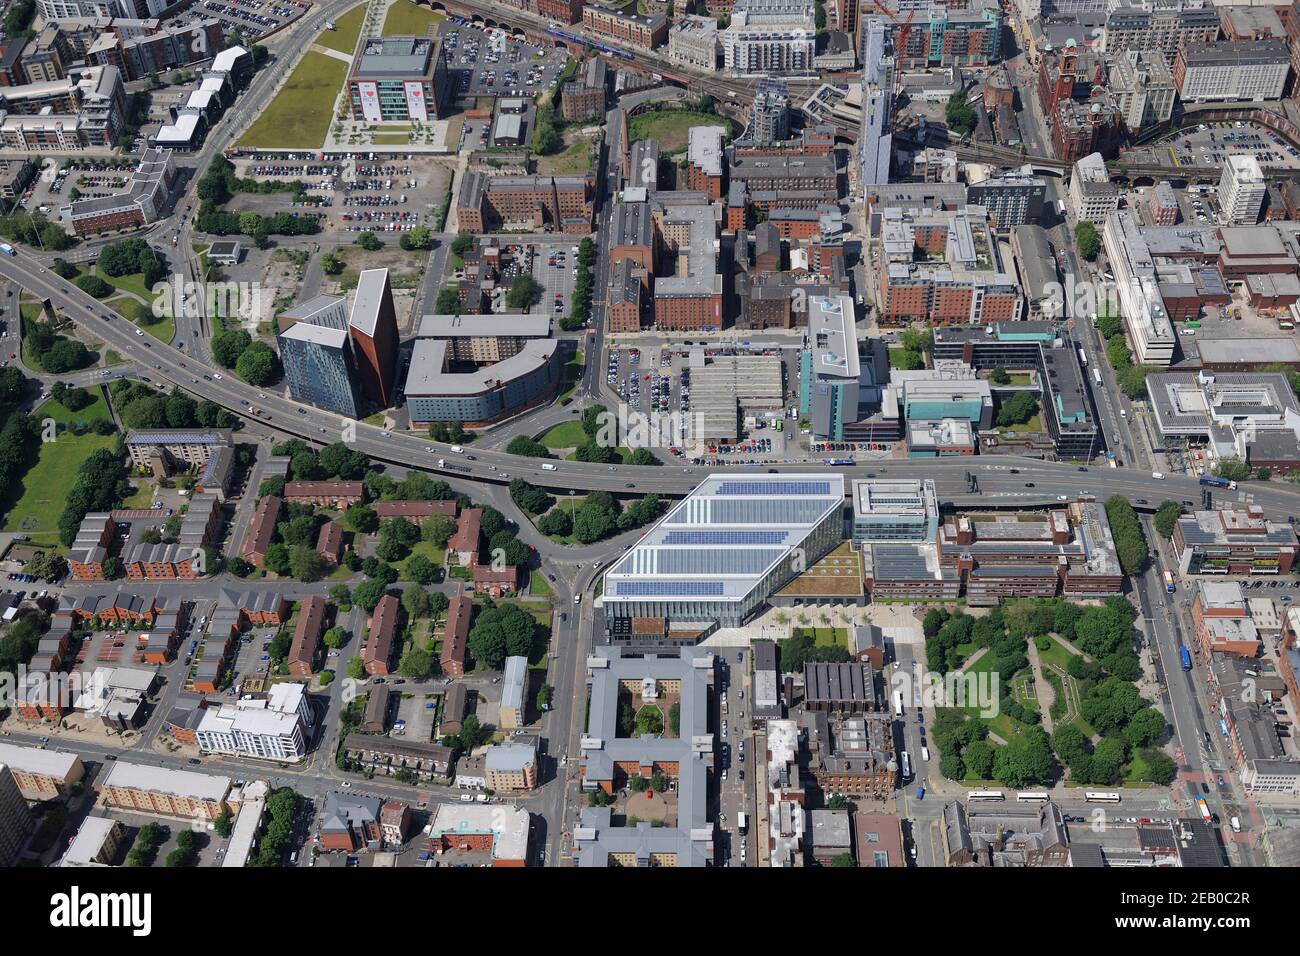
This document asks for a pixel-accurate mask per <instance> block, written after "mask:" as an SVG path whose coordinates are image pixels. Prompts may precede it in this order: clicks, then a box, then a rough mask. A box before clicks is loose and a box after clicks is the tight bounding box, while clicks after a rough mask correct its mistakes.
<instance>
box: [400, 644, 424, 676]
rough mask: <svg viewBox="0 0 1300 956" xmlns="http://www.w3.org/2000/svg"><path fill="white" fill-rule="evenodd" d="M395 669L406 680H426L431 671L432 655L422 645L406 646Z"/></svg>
mask: <svg viewBox="0 0 1300 956" xmlns="http://www.w3.org/2000/svg"><path fill="white" fill-rule="evenodd" d="M397 670H398V673H400V674H401V675H402V676H403V677H405V678H406V679H407V680H426V679H428V677H429V675H430V674H432V673H433V655H432V654H430V653H429V652H428V651H427V650H426V649H425V648H423V647H414V646H413V647H408V648H407V649H406V651H405V652H404V653H403V654H402V660H401V662H400V663H399V664H398V665H397Z"/></svg>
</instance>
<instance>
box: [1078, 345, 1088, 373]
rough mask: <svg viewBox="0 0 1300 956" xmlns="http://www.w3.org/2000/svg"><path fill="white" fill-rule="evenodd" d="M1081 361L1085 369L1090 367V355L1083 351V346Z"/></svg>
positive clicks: (1080, 355) (1080, 352)
mask: <svg viewBox="0 0 1300 956" xmlns="http://www.w3.org/2000/svg"><path fill="white" fill-rule="evenodd" d="M1079 361H1080V362H1082V363H1083V367H1084V368H1087V367H1088V353H1087V352H1085V351H1084V350H1083V348H1082V346H1081V347H1080V348H1079Z"/></svg>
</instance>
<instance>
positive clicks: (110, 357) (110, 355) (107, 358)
mask: <svg viewBox="0 0 1300 956" xmlns="http://www.w3.org/2000/svg"><path fill="white" fill-rule="evenodd" d="M104 364H105V365H121V364H122V356H120V355H118V354H117V353H116V352H114V351H113V350H112V349H109V350H108V351H107V352H105V353H104Z"/></svg>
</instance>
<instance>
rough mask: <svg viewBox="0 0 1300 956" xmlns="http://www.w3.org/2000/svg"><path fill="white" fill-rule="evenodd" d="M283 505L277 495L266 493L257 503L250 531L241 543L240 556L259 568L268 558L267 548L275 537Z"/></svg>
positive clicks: (250, 523)
mask: <svg viewBox="0 0 1300 956" xmlns="http://www.w3.org/2000/svg"><path fill="white" fill-rule="evenodd" d="M283 507H284V501H283V500H282V499H280V498H278V497H277V496H275V495H264V496H263V497H262V500H261V501H259V502H258V503H257V510H256V511H254V512H253V520H252V521H251V522H249V525H248V531H247V532H245V534H244V540H243V543H242V544H241V545H240V556H241V557H242V558H243V559H244V560H245V561H248V562H251V563H252V564H254V565H256V566H257V567H259V568H260V567H261V566H262V561H263V560H264V559H265V558H266V549H267V548H269V547H270V546H271V542H272V541H273V540H274V538H275V525H276V522H278V521H279V520H280V512H281V511H282V510H283Z"/></svg>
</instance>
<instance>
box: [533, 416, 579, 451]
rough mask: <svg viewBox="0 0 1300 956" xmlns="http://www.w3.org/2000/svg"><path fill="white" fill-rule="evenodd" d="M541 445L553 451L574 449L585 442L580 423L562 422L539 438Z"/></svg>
mask: <svg viewBox="0 0 1300 956" xmlns="http://www.w3.org/2000/svg"><path fill="white" fill-rule="evenodd" d="M540 440H541V443H542V444H543V445H545V446H546V447H547V448H549V449H551V450H552V451H554V450H555V449H556V448H576V447H578V446H579V445H581V444H582V443H583V442H584V441H586V440H587V433H586V432H584V431H583V430H582V422H580V421H572V422H562V423H561V424H559V425H556V426H555V427H554V428H552V429H551V430H550V431H548V432H547V433H546V434H545V435H543V436H542V437H541V439H540Z"/></svg>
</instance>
